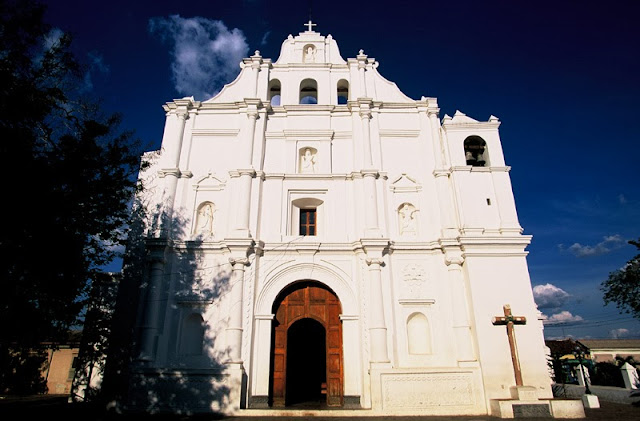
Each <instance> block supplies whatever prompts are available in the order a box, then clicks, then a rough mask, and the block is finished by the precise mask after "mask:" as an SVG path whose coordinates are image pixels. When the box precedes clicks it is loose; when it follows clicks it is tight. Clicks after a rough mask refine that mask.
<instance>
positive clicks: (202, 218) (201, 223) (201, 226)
mask: <svg viewBox="0 0 640 421" xmlns="http://www.w3.org/2000/svg"><path fill="white" fill-rule="evenodd" d="M213 212H214V209H213V204H211V203H205V204H204V205H203V206H201V207H200V210H199V211H198V218H197V220H196V232H195V233H196V234H201V235H204V236H210V235H213Z"/></svg>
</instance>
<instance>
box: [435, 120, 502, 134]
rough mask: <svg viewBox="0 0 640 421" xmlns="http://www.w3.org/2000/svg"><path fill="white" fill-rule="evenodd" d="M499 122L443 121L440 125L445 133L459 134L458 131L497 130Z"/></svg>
mask: <svg viewBox="0 0 640 421" xmlns="http://www.w3.org/2000/svg"><path fill="white" fill-rule="evenodd" d="M498 127H500V122H495V121H478V122H474V123H451V122H450V121H449V120H445V121H444V122H443V123H442V128H443V129H444V130H445V131H447V132H460V131H465V132H466V131H469V130H474V131H494V130H498Z"/></svg>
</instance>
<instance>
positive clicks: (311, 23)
mask: <svg viewBox="0 0 640 421" xmlns="http://www.w3.org/2000/svg"><path fill="white" fill-rule="evenodd" d="M304 26H308V27H309V29H308V30H307V31H308V32H312V31H313V29H311V27H312V26H318V25H316V24H315V23H313V22H311V19H309V22H307V23H305V24H304Z"/></svg>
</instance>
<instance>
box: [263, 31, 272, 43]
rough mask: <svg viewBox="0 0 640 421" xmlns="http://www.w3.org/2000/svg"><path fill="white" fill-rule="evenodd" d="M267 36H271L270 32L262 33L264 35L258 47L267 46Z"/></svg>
mask: <svg viewBox="0 0 640 421" xmlns="http://www.w3.org/2000/svg"><path fill="white" fill-rule="evenodd" d="M269 35H271V31H267V32H265V33H264V35H263V36H262V40H261V41H260V45H266V44H267V39H269Z"/></svg>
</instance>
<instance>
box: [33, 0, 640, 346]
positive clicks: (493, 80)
mask: <svg viewBox="0 0 640 421" xmlns="http://www.w3.org/2000/svg"><path fill="white" fill-rule="evenodd" d="M47 3H48V4H49V11H48V14H47V17H46V18H47V21H48V22H49V23H50V24H52V25H54V26H56V27H58V28H60V29H62V30H64V31H68V32H70V33H71V34H72V35H74V49H75V51H76V52H77V54H78V55H79V57H81V58H82V59H84V60H86V61H87V63H93V66H92V67H91V72H90V81H91V84H87V89H90V91H89V92H91V93H92V94H94V95H95V96H96V97H97V98H100V99H101V100H102V101H103V104H104V106H105V109H106V110H107V111H119V112H121V113H123V116H124V121H123V127H124V128H127V129H133V130H135V132H136V134H137V136H138V137H139V138H140V139H141V140H142V141H143V142H144V143H145V144H148V145H149V148H150V149H155V148H157V147H158V146H159V144H160V141H161V137H162V131H163V124H164V112H163V111H162V108H161V106H162V104H164V103H165V102H167V101H171V100H172V99H174V98H180V97H183V96H191V95H194V96H195V97H196V99H198V100H202V99H206V98H199V97H198V96H197V94H196V92H193V93H186V92H179V91H178V90H177V89H176V83H175V80H174V79H173V76H172V70H171V69H172V64H174V55H173V48H174V46H175V44H173V43H172V42H171V39H172V36H174V35H175V33H174V32H172V31H173V30H175V27H174V28H173V29H171V28H170V27H169V26H168V25H167V26H165V27H162V28H160V29H156V30H155V31H153V32H152V31H150V29H149V25H150V19H153V18H156V19H159V21H164V22H168V21H167V20H166V19H168V17H169V16H171V15H179V16H180V19H181V20H180V22H182V23H185V22H194V21H195V20H193V18H195V17H201V18H203V19H201V20H199V21H198V22H199V23H200V24H202V23H203V22H206V21H205V20H208V21H214V20H215V21H222V22H223V23H224V25H225V26H226V27H227V28H228V29H229V30H230V31H231V30H233V29H234V28H236V29H237V30H238V31H241V32H236V35H237V34H240V36H244V38H245V42H246V46H245V47H241V48H240V49H241V50H242V49H243V48H244V49H245V50H246V55H245V56H248V55H251V54H253V52H254V51H255V50H260V51H261V54H262V55H263V56H264V57H269V58H272V59H273V60H274V61H275V60H276V59H277V58H278V55H279V52H280V45H281V43H282V41H283V40H284V39H285V38H286V37H287V36H288V35H289V34H294V35H295V34H297V33H298V32H301V31H303V30H305V27H304V26H303V24H304V23H305V22H306V21H307V20H308V17H309V4H310V2H309V1H258V0H253V1H248V0H245V1H197V0H192V1H189V2H176V1H131V0H130V1H121V0H113V1H109V2H89V1H79V0H68V1H65V0H57V1H53V0H50V1H48V2H47ZM450 3H451V4H445V2H427V1H393V2H375V1H367V2H349V1H324V2H320V1H317V0H316V1H314V2H313V6H312V18H313V20H314V22H316V23H317V24H318V26H317V27H315V28H314V29H315V30H316V31H318V32H321V33H322V34H323V35H327V34H331V35H332V36H333V37H334V38H335V39H336V40H337V42H338V45H339V47H340V52H341V54H342V56H343V58H345V59H346V58H348V57H355V56H356V55H357V53H358V50H360V49H364V51H365V53H367V54H368V55H369V56H370V57H375V58H376V59H377V60H378V61H379V62H380V67H379V68H378V70H379V71H380V73H381V74H382V75H383V76H384V77H385V78H387V79H389V80H391V81H393V82H395V83H396V84H397V85H398V87H399V88H400V89H401V90H402V91H403V92H404V93H405V94H406V95H408V96H409V97H411V98H414V99H419V98H420V97H421V96H431V97H437V98H438V103H439V104H440V108H441V117H442V116H444V114H449V115H453V113H455V111H456V110H460V111H462V112H464V113H465V114H467V115H469V116H470V117H473V118H475V119H478V120H487V119H488V118H489V116H490V115H495V116H497V117H498V118H499V119H500V120H501V121H502V125H501V128H500V135H501V139H502V144H503V148H504V154H505V159H506V162H507V165H510V166H511V167H512V171H511V178H512V183H513V189H514V194H515V196H516V204H517V207H518V212H519V217H520V223H521V225H522V226H523V227H524V229H525V233H526V234H531V235H533V242H532V244H531V246H530V247H529V249H528V250H529V252H530V255H529V258H528V262H529V266H530V273H531V280H532V285H533V286H534V287H537V288H536V289H535V291H536V293H537V298H538V303H539V306H540V310H541V311H542V312H543V313H544V314H545V315H546V316H548V317H549V318H551V319H552V320H555V321H564V323H562V324H556V325H553V324H549V325H547V328H546V329H545V334H546V336H547V337H555V336H563V335H573V336H574V337H586V336H591V337H610V336H619V337H636V338H640V323H639V322H638V321H633V320H632V319H631V318H630V317H629V316H626V315H620V314H619V313H618V312H617V310H616V309H615V307H613V306H607V307H603V304H602V294H601V293H600V291H599V290H598V286H599V284H600V282H601V281H602V280H604V279H606V278H607V276H608V274H609V272H611V271H613V270H616V269H619V268H620V267H622V266H623V265H624V263H625V262H626V261H627V260H629V259H630V258H631V257H633V256H634V255H635V254H637V252H636V250H635V248H634V247H633V246H630V245H628V244H626V241H627V240H630V239H637V238H638V237H640V222H639V221H640V194H639V192H640V189H639V188H638V184H637V183H638V175H639V166H638V161H639V160H638V157H637V155H638V148H636V147H635V146H634V145H638V144H640V138H639V136H638V128H637V127H636V124H638V122H639V121H640V118H639V117H640V105H639V102H638V98H640V82H639V77H638V75H639V74H640V71H639V67H640V54H639V53H640V30H639V29H638V27H639V26H638V20H639V19H640V3H638V2H637V1H633V0H630V1H617V0H614V1H607V2H595V1H594V2H590V1H577V0H576V1H536V2H514V1H464V0H460V1H456V2H450ZM175 21H176V19H175V18H174V22H175ZM211 36H212V38H215V36H216V34H211ZM207 65H209V66H213V67H211V69H212V71H211V72H210V74H212V75H213V74H221V73H218V72H217V70H220V71H221V70H222V68H223V67H224V66H227V67H226V68H227V69H228V68H229V63H225V62H224V59H223V58H218V59H217V60H214V61H210V62H209V63H208V64H207ZM215 66H218V68H217V69H216V67H215ZM231 68H234V69H239V68H238V67H237V64H235V62H234V63H231ZM232 79H233V78H230V79H229V80H226V81H225V83H228V82H231V81H232ZM87 80H89V79H87ZM211 80H212V81H215V80H216V78H212V79H211ZM211 84H212V85H216V84H217V85H220V83H219V82H212V83H211ZM221 87H222V86H221V85H220V86H212V87H211V90H212V91H215V90H219V89H220V88H221ZM514 311H516V312H517V310H516V309H514ZM580 319H582V320H580Z"/></svg>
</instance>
